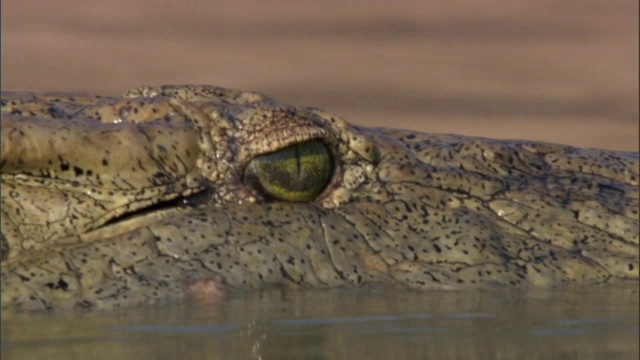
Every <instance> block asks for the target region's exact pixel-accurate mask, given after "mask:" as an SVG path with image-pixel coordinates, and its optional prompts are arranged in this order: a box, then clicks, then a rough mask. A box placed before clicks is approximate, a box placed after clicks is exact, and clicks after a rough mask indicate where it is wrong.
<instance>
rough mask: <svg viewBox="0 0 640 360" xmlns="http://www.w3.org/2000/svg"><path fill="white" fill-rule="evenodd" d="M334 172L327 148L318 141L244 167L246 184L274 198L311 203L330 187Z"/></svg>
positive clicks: (293, 147)
mask: <svg viewBox="0 0 640 360" xmlns="http://www.w3.org/2000/svg"><path fill="white" fill-rule="evenodd" d="M333 170H334V169H333V163H332V158H331V153H330V151H329V149H328V148H327V145H325V144H324V143H323V142H322V141H320V140H317V139H316V140H309V141H306V142H302V143H298V144H293V145H290V146H288V147H286V148H283V149H280V150H277V151H274V152H271V153H267V154H263V155H259V156H256V157H255V158H253V159H252V160H251V161H250V162H249V164H248V165H247V167H246V168H245V171H244V182H245V183H246V184H250V185H253V186H255V187H257V188H258V189H259V190H261V191H262V192H263V193H265V195H267V196H269V197H272V198H275V199H279V200H285V201H295V202H300V201H312V200H314V199H315V198H316V197H317V196H318V195H320V193H322V191H323V190H324V189H325V188H326V187H327V185H328V184H329V182H330V180H331V177H332V175H333Z"/></svg>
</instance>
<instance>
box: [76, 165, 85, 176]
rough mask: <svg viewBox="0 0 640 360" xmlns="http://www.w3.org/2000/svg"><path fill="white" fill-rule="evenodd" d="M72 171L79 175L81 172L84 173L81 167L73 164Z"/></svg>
mask: <svg viewBox="0 0 640 360" xmlns="http://www.w3.org/2000/svg"><path fill="white" fill-rule="evenodd" d="M73 172H74V173H75V174H76V176H80V175H82V174H84V170H82V169H81V168H79V167H77V166H74V167H73Z"/></svg>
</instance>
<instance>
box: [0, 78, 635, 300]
mask: <svg viewBox="0 0 640 360" xmlns="http://www.w3.org/2000/svg"><path fill="white" fill-rule="evenodd" d="M0 169H1V176H2V199H1V200H2V309H3V310H8V311H19V310H29V309H56V308H81V309H109V308H114V307H123V306H131V305H140V304H147V303H155V302H166V301H177V300H178V299H183V298H185V297H189V296H196V297H198V296H200V297H201V296H205V297H207V296H215V293H216V292H219V291H226V290H228V289H232V288H261V287H267V286H293V287H364V286H369V287H378V286H379V287H382V286H386V287H389V288H394V287H401V288H410V289H417V290H429V289H457V288H469V287H489V286H514V287H536V286H537V287H541V286H544V287H549V286H560V285H564V284H579V285H586V284H619V283H623V284H625V283H626V284H634V286H637V281H638V274H639V273H638V268H639V266H638V256H639V251H638V248H639V236H638V201H639V200H638V197H639V195H638V153H626V152H616V151H606V150H597V149H577V148H573V147H570V146H563V145H555V144H546V143H538V142H528V141H504V140H493V139H484V138H471V137H463V136H458V135H442V134H439V135H434V134H422V133H416V132H410V131H404V130H394V129H383V128H365V127H358V126H354V125H351V124H349V123H347V122H346V121H344V120H343V119H341V118H339V117H336V116H332V115H329V114H327V113H325V112H323V111H321V110H318V109H313V108H297V107H291V106H287V105H284V104H281V103H278V102H277V101H275V100H273V99H270V98H268V97H265V96H263V95H260V94H256V93H249V92H241V91H237V90H229V89H223V88H218V87H213V86H163V87H143V88H140V89H135V90H131V91H129V92H127V93H126V94H125V95H124V96H121V97H99V96H89V95H81V94H54V93H51V94H33V93H3V94H2V160H1V161H0Z"/></svg>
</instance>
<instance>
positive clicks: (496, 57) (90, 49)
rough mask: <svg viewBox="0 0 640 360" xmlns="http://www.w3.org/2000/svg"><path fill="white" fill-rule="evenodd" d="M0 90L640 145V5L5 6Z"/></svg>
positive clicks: (601, 0)
mask: <svg viewBox="0 0 640 360" xmlns="http://www.w3.org/2000/svg"><path fill="white" fill-rule="evenodd" d="M1 26H2V29H1V36H2V39H1V40H2V63H1V64H2V77H1V80H2V90H38V91H40V90H60V91H91V92H97V93H101V94H105V95H107V94H119V93H122V92H123V91H125V90H127V89H128V88H131V87H137V86H140V85H143V84H153V85H158V84H178V83H198V84H214V85H220V86H225V87H232V88H239V89H243V90H253V91H259V92H264V93H266V94H268V95H269V96H271V97H274V98H276V99H278V100H281V101H284V102H287V103H291V104H295V105H310V106H315V107H320V108H323V109H325V110H327V111H330V112H332V113H336V114H338V115H341V116H343V117H345V118H347V119H348V120H349V121H351V122H355V123H359V124H366V125H371V126H387V127H401V128H411V129H417V130H421V131H428V132H449V133H460V134H468V135H478V136H489V137H499V138H518V139H534V140H543V141H551V142H561V143H568V144H572V145H577V146H590V147H605V148H611V149H621V150H637V149H638V116H639V114H638V1H637V0H564V1H560V0H555V1H549V0H489V1H482V2H480V1H475V0H467V1H461V0H457V1H456V0H452V1H439V2H435V3H434V2H425V1H420V0H407V1H399V2H390V1H388V0H369V1H338V0H324V1H307V0H299V1H282V0H269V1H259V2H257V1H246V0H234V1H210V0H206V1H205V0H201V1H189V2H178V1H173V0H172V1H169V0H158V1H153V0H139V1H131V0H111V1H108V2H94V1H80V0H59V1H55V2H45V1H39V0H21V1H17V0H7V1H2V21H1Z"/></svg>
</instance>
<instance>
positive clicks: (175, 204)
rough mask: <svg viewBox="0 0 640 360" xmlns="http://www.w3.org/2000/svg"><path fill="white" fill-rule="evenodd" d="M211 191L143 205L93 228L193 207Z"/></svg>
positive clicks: (209, 195)
mask: <svg viewBox="0 0 640 360" xmlns="http://www.w3.org/2000/svg"><path fill="white" fill-rule="evenodd" d="M212 192H213V191H212V189H211V188H205V189H203V190H201V191H198V192H196V193H193V194H191V195H187V196H178V197H176V198H173V199H170V200H164V201H159V202H157V203H153V204H151V205H148V206H144V207H141V208H138V209H135V210H133V211H130V212H125V213H123V214H121V215H119V216H116V217H114V218H112V219H110V220H109V221H107V222H106V223H104V224H102V225H101V226H100V227H98V228H97V229H95V230H98V229H102V228H108V227H113V226H117V225H120V224H124V223H126V222H128V221H132V220H134V219H139V218H140V219H141V218H144V217H148V216H150V215H153V214H156V213H162V212H165V211H167V210H172V209H178V208H194V207H197V206H200V205H202V204H205V203H207V202H208V201H209V199H210V198H211V195H212Z"/></svg>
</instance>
